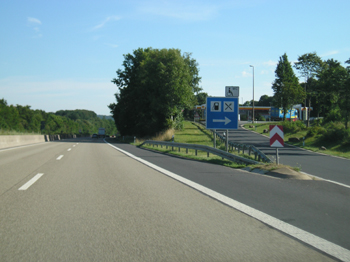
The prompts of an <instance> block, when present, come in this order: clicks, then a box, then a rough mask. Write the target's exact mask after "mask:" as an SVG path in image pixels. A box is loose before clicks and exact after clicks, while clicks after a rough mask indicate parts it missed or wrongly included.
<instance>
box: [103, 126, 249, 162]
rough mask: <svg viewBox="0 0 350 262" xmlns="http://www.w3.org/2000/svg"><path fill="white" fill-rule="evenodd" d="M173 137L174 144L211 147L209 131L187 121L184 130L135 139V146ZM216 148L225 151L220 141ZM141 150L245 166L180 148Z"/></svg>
mask: <svg viewBox="0 0 350 262" xmlns="http://www.w3.org/2000/svg"><path fill="white" fill-rule="evenodd" d="M173 136H174V142H177V143H186V144H197V145H205V146H211V147H212V146H213V139H214V137H213V134H212V132H211V131H209V130H207V129H205V127H203V126H202V125H200V124H198V123H193V122H189V121H185V122H184V128H183V130H168V131H167V132H165V133H161V134H158V135H157V136H156V137H152V138H149V139H136V143H135V145H136V146H140V145H141V144H142V143H143V142H144V141H145V140H156V141H168V142H170V141H172V137H173ZM109 141H111V142H113V141H114V142H127V143H131V144H134V141H133V140H130V141H126V140H124V141H120V140H115V139H110V140H109ZM216 144H217V148H218V149H220V150H226V148H225V143H224V142H222V141H221V140H220V139H217V140H216ZM142 147H143V148H147V149H150V150H155V151H158V152H161V153H164V154H171V155H175V156H178V157H183V158H188V159H192V160H197V161H202V162H208V163H213V164H218V165H223V166H227V167H232V168H242V167H245V166H246V165H242V164H237V163H235V162H231V161H229V160H226V159H222V158H221V157H219V156H215V155H212V154H210V155H209V157H208V156H207V152H202V151H199V150H198V151H197V155H195V150H191V149H189V150H188V152H187V153H186V149H184V148H182V149H180V151H179V149H178V148H174V150H172V149H171V148H170V149H166V147H161V146H158V147H157V146H149V145H143V146H142ZM229 153H231V154H235V155H239V156H241V157H245V158H249V159H254V158H253V157H250V156H249V155H248V154H244V155H243V154H242V153H241V154H238V153H237V151H229Z"/></svg>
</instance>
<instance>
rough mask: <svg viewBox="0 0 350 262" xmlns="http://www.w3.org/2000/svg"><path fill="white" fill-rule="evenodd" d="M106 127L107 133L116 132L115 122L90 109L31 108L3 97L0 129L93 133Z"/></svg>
mask: <svg viewBox="0 0 350 262" xmlns="http://www.w3.org/2000/svg"><path fill="white" fill-rule="evenodd" d="M100 127H104V128H106V133H107V134H116V132H117V129H116V127H115V124H114V121H113V120H110V119H108V120H107V119H101V118H99V117H98V116H97V115H96V113H95V112H93V111H89V110H60V111H57V112H56V113H47V112H45V111H43V110H32V109H31V108H30V106H28V105H26V106H21V105H16V106H14V105H8V104H7V101H6V100H5V99H0V129H1V130H3V131H16V132H24V133H37V134H40V133H41V134H77V135H83V136H87V135H91V134H93V133H97V131H98V128H100Z"/></svg>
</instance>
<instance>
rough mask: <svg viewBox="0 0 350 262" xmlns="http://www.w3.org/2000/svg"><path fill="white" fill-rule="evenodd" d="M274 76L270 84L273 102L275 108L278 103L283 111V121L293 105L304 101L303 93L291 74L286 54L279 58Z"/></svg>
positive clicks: (296, 79) (295, 78)
mask: <svg viewBox="0 0 350 262" xmlns="http://www.w3.org/2000/svg"><path fill="white" fill-rule="evenodd" d="M275 74H276V79H275V81H274V82H273V83H272V89H273V91H274V100H275V101H276V102H277V104H276V106H277V105H278V104H279V102H280V105H281V107H282V108H283V111H284V115H283V120H284V119H285V116H286V113H287V111H288V110H289V109H291V107H292V106H293V104H295V103H299V102H301V101H302V100H303V99H304V97H305V92H304V90H303V88H302V87H301V86H300V85H299V81H298V78H297V77H296V76H295V74H294V72H293V68H292V66H291V65H290V63H289V61H288V57H287V54H286V53H285V54H284V55H283V56H281V57H280V59H279V62H278V64H277V68H276V70H275Z"/></svg>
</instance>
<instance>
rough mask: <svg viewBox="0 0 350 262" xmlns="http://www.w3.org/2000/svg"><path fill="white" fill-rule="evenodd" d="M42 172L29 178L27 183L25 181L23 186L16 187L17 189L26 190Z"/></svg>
mask: <svg viewBox="0 0 350 262" xmlns="http://www.w3.org/2000/svg"><path fill="white" fill-rule="evenodd" d="M43 175H44V174H43V173H38V174H37V175H36V176H35V177H33V178H32V179H31V180H29V181H28V182H27V183H25V184H24V185H23V186H21V187H20V188H18V190H27V189H28V188H29V187H30V186H31V185H33V184H34V183H35V182H36V181H37V180H38V179H39V178H40V177H42V176H43Z"/></svg>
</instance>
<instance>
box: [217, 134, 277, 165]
mask: <svg viewBox="0 0 350 262" xmlns="http://www.w3.org/2000/svg"><path fill="white" fill-rule="evenodd" d="M213 133H214V134H216V135H217V136H218V137H219V138H220V139H221V140H222V141H223V142H225V141H226V138H225V137H224V136H222V135H221V134H219V133H218V132H214V131H213ZM228 144H229V147H231V148H232V150H233V149H235V150H238V153H240V151H241V150H242V151H243V154H244V151H245V150H248V154H249V155H251V154H252V153H253V154H254V155H255V160H258V161H263V162H265V163H272V160H271V159H270V158H269V157H267V156H266V155H265V154H264V153H263V152H261V151H260V150H259V149H258V148H256V147H255V146H253V145H246V144H240V143H235V142H232V141H228Z"/></svg>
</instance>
